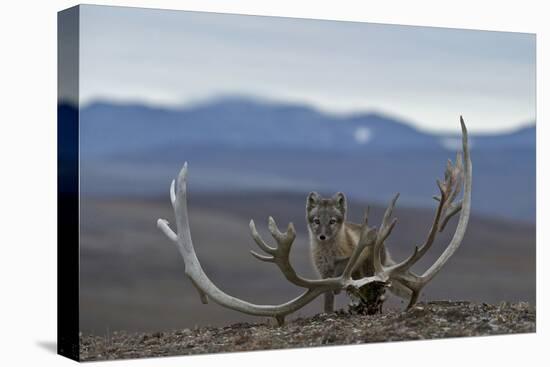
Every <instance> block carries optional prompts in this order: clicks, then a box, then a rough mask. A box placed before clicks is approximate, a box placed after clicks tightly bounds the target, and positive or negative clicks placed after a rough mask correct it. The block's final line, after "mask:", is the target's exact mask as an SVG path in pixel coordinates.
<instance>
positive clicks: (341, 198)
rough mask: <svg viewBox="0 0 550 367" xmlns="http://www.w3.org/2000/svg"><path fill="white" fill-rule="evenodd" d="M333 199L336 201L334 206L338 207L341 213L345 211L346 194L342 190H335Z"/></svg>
mask: <svg viewBox="0 0 550 367" xmlns="http://www.w3.org/2000/svg"><path fill="white" fill-rule="evenodd" d="M333 199H334V201H335V202H336V207H337V208H338V209H340V211H341V212H342V213H345V212H346V209H347V204H346V195H344V193H343V192H337V193H336V195H334V197H333Z"/></svg>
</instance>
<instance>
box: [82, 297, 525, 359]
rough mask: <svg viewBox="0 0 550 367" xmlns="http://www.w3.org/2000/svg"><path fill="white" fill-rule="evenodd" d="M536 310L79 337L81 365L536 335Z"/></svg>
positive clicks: (471, 309) (420, 311)
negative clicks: (249, 352) (165, 357)
mask: <svg viewBox="0 0 550 367" xmlns="http://www.w3.org/2000/svg"><path fill="white" fill-rule="evenodd" d="M535 315H536V311H535V308H534V307H533V306H531V305H529V304H528V303H525V302H520V303H513V304H512V303H508V302H502V303H500V304H499V305H489V304H485V303H481V304H477V303H471V302H451V301H437V302H429V303H419V304H417V305H416V306H414V307H413V308H412V309H411V310H409V311H401V310H387V311H385V312H384V313H382V314H377V315H356V314H350V313H348V312H344V311H337V312H335V313H332V314H319V315H316V316H313V317H310V318H298V319H295V320H288V321H287V324H286V325H284V326H282V327H278V326H276V324H274V323H273V322H271V321H269V320H268V321H266V322H264V323H257V324H251V323H238V324H233V325H230V326H226V327H222V328H213V327H204V328H195V329H183V330H178V331H170V332H167V331H163V332H156V333H135V334H129V333H125V332H115V333H113V334H112V335H109V336H108V337H99V336H92V335H82V336H81V349H80V353H81V354H80V358H81V360H82V361H92V360H106V359H118V358H141V357H158V356H173V355H188V354H202V353H216V352H237V351H251V350H262V349H281V348H297V347H313V346H323V345H342V344H358V343H369V342H384V341H400V340H416V339H434V338H446V337H460V336H479V335H497V334H516V333H532V332H535Z"/></svg>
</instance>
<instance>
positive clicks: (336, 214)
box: [306, 192, 346, 243]
mask: <svg viewBox="0 0 550 367" xmlns="http://www.w3.org/2000/svg"><path fill="white" fill-rule="evenodd" d="M306 221H307V224H308V228H309V231H310V233H311V235H312V236H313V237H314V238H315V239H316V240H317V241H319V242H321V243H322V242H330V241H331V240H334V239H335V237H336V235H337V234H338V232H339V231H340V229H341V228H342V226H343V225H344V222H345V221H346V197H345V195H344V194H343V193H341V192H338V193H336V194H335V195H334V196H333V197H331V198H329V199H324V198H322V197H321V196H320V195H319V194H318V193H316V192H310V193H309V195H308V196H307V201H306Z"/></svg>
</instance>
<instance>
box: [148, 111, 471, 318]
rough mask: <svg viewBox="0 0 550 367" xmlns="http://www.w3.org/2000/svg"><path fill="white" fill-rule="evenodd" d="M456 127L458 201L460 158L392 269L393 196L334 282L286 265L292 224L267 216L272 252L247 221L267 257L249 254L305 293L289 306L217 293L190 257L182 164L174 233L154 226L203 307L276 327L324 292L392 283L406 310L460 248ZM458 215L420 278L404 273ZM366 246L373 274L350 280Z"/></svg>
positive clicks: (174, 198) (466, 204)
mask: <svg viewBox="0 0 550 367" xmlns="http://www.w3.org/2000/svg"><path fill="white" fill-rule="evenodd" d="M460 122H461V125H462V143H463V153H464V162H465V174H464V198H463V201H462V202H457V203H455V202H454V200H455V198H456V197H457V195H458V193H459V191H460V186H461V183H462V172H463V168H462V162H461V159H460V155H458V156H457V162H456V164H455V165H452V164H451V163H450V162H449V163H448V164H447V169H446V171H445V180H444V182H439V181H438V186H439V189H440V194H441V196H440V197H438V198H437V200H438V201H439V205H438V208H437V211H436V216H435V218H434V222H433V224H432V227H431V230H430V232H429V235H428V238H427V240H426V242H425V243H424V244H423V245H421V246H420V247H418V246H417V247H416V248H415V250H414V252H413V254H412V255H411V256H409V257H408V258H407V259H406V260H404V261H403V262H401V263H398V264H394V265H391V266H387V265H383V264H382V261H381V256H380V251H381V248H382V244H383V243H384V241H385V240H386V238H387V237H388V236H389V235H390V234H391V231H392V230H393V228H394V226H395V224H396V219H391V215H392V211H393V208H394V206H395V203H396V201H397V198H398V195H396V196H395V197H394V199H393V200H392V201H391V203H390V205H389V206H388V208H387V210H386V212H385V214H384V218H383V220H382V225H381V226H380V228H379V229H378V230H376V229H375V228H369V227H368V226H367V224H366V221H365V223H364V224H363V226H362V229H361V235H360V238H359V243H358V245H357V247H356V248H355V249H354V251H353V253H352V255H351V257H350V259H349V261H348V263H347V265H346V267H345V269H344V271H343V273H342V275H341V276H339V277H334V278H326V279H307V278H304V277H302V276H300V275H298V274H297V273H296V271H295V270H294V268H293V267H292V265H291V264H290V261H289V256H290V250H291V248H292V244H293V242H294V239H295V238H296V231H295V230H294V226H293V224H292V223H290V224H289V225H288V227H287V230H286V231H285V232H281V231H280V230H279V228H278V227H277V224H276V223H275V220H274V219H273V218H271V217H269V221H268V228H269V231H270V232H271V235H272V237H273V239H274V240H275V241H276V243H277V247H272V246H270V245H268V244H267V243H266V242H265V241H264V240H263V239H262V238H261V237H260V235H259V234H258V231H257V230H256V226H255V224H254V221H252V220H251V221H250V231H251V233H252V238H253V239H254V241H255V242H256V244H257V245H258V247H260V249H262V250H263V251H264V252H265V253H266V254H267V255H261V254H258V253H256V252H254V251H251V253H252V255H253V256H254V257H256V258H257V259H259V260H261V261H265V262H272V263H274V264H275V265H277V266H278V267H279V269H280V270H281V272H282V273H283V275H284V276H285V278H286V279H287V280H288V281H289V282H291V283H292V284H294V285H296V286H299V287H302V288H305V289H306V290H305V291H304V292H303V293H302V294H301V295H299V296H298V297H296V298H294V299H292V300H290V301H288V302H285V303H282V304H279V305H257V304H253V303H250V302H247V301H244V300H242V299H239V298H236V297H233V296H231V295H229V294H227V293H225V292H223V291H222V290H220V289H219V288H218V287H217V286H216V285H215V284H214V283H212V281H211V280H210V279H209V278H208V276H207V275H206V274H205V273H204V271H203V269H202V267H201V264H200V262H199V260H198V258H197V255H196V253H195V249H194V247H193V241H192V239H191V231H190V228H189V218H188V212H187V187H186V186H187V163H185V164H184V166H183V168H182V169H181V171H180V173H179V175H178V178H177V184H176V181H172V184H171V186H170V199H171V202H172V206H173V208H174V215H175V218H176V226H177V234H176V233H174V232H173V231H172V229H170V227H169V224H168V221H166V220H164V219H159V220H158V221H157V226H158V227H159V228H160V229H161V230H162V231H163V232H164V233H165V234H166V236H167V237H168V238H169V239H170V240H172V241H173V242H174V243H175V244H176V245H177V246H178V249H179V251H180V254H181V256H182V257H183V261H184V263H185V274H186V275H187V276H188V277H189V278H190V279H191V282H192V283H193V285H194V286H195V288H196V289H197V290H198V292H199V296H200V299H201V301H202V302H203V303H208V298H210V299H212V300H213V301H214V302H216V303H218V304H219V305H221V306H223V307H226V308H229V309H232V310H235V311H239V312H243V313H246V314H250V315H256V316H271V317H275V318H276V319H277V321H278V322H279V324H282V323H283V322H284V318H285V316H286V315H288V314H290V313H293V312H294V311H296V310H298V309H300V308H302V307H304V306H305V305H307V304H308V303H310V302H311V301H312V300H314V299H315V298H316V297H318V296H319V295H321V294H323V293H325V292H327V291H335V290H341V289H348V290H358V289H359V288H361V287H363V286H364V285H366V284H369V283H373V282H380V283H386V284H389V285H390V286H391V284H392V282H393V281H397V282H400V283H401V284H403V285H404V286H406V287H407V288H409V289H410V290H411V291H412V297H411V301H410V303H409V306H411V305H412V304H414V303H415V302H416V300H417V298H418V295H419V292H420V290H421V289H422V288H423V287H424V286H425V285H426V284H427V283H428V282H429V281H430V280H431V279H432V278H433V277H434V276H435V275H436V274H437V272H438V271H439V270H440V269H441V267H442V266H443V265H444V264H445V263H446V262H447V260H448V259H449V258H450V257H451V256H452V255H453V253H454V252H455V251H456V249H457V248H458V246H460V243H461V241H462V239H463V237H464V233H465V231H466V226H467V224H468V219H469V214H470V201H471V184H472V168H471V162H470V155H469V150H468V136H467V131H466V126H465V125H464V121H463V120H462V117H460ZM459 211H461V214H460V219H459V223H458V226H457V230H456V232H455V235H454V237H453V239H452V241H451V243H450V244H449V246H448V247H447V249H446V250H445V251H444V252H443V254H442V255H441V256H440V258H439V259H438V260H437V261H436V262H435V263H434V264H433V265H432V266H431V267H430V268H429V269H428V270H427V271H426V272H425V273H424V274H422V275H420V276H419V275H416V274H414V273H412V272H411V271H410V270H409V269H410V267H411V266H412V265H414V264H415V263H416V262H417V261H418V260H419V259H420V258H421V257H422V256H423V255H424V254H425V253H426V251H427V250H428V249H429V248H430V246H431V244H432V243H433V240H434V238H435V235H436V232H437V231H441V230H443V229H444V227H445V225H446V224H447V222H448V220H449V219H450V218H451V217H452V216H453V215H455V214H457V213H458V212H459ZM367 246H372V247H373V248H374V256H373V257H372V260H371V261H373V266H374V269H375V274H374V275H373V276H368V277H364V278H361V279H352V277H351V274H352V272H353V270H354V269H356V268H357V267H358V266H359V265H360V264H358V262H360V261H363V260H364V259H362V258H361V256H360V255H361V253H362V252H363V250H364V249H365V248H366V247H367Z"/></svg>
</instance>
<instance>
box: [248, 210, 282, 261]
mask: <svg viewBox="0 0 550 367" xmlns="http://www.w3.org/2000/svg"><path fill="white" fill-rule="evenodd" d="M248 226H249V227H250V233H251V234H252V238H253V239H254V242H256V244H257V245H258V247H259V248H261V249H262V250H263V251H265V252H267V253H268V254H270V255H275V252H276V251H277V249H276V248H273V247H271V246H269V245H268V244H267V243H265V241H264V240H263V239H262V237H261V236H260V234H259V233H258V230H257V229H256V224H254V220H253V219H251V220H250V223H249V225H248Z"/></svg>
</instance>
